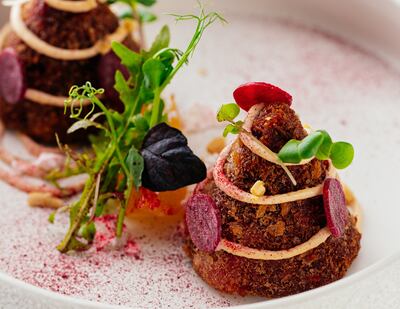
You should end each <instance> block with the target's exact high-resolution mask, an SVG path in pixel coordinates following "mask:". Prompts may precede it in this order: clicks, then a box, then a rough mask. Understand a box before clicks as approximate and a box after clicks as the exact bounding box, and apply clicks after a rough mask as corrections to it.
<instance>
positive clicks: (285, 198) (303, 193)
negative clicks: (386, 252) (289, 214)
mask: <svg viewBox="0 0 400 309" xmlns="http://www.w3.org/2000/svg"><path fill="white" fill-rule="evenodd" d="M232 144H233V143H231V144H230V145H228V146H227V147H225V149H224V150H223V151H222V152H221V154H220V156H219V158H218V160H217V163H216V164H215V167H214V171H213V176H214V181H215V184H216V185H217V187H218V188H219V189H220V190H221V191H223V192H224V193H225V194H226V195H228V196H230V197H231V198H234V199H236V200H238V201H241V202H244V203H249V204H256V205H275V204H282V203H289V202H294V201H298V200H305V199H308V198H312V197H315V196H319V195H322V187H323V185H322V184H321V185H318V186H315V187H312V188H306V189H302V190H298V191H293V192H289V193H285V194H277V195H272V196H256V195H253V194H251V193H249V192H246V191H243V190H241V189H240V188H238V187H237V186H235V185H234V184H233V183H232V182H231V181H230V180H229V179H228V177H226V175H225V173H224V165H225V162H226V159H227V157H228V155H229V152H230V150H231V148H232ZM326 177H335V178H336V170H335V169H334V168H333V166H332V164H330V168H329V172H328V173H327V175H326Z"/></svg>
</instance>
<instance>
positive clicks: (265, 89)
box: [233, 82, 292, 112]
mask: <svg viewBox="0 0 400 309" xmlns="http://www.w3.org/2000/svg"><path fill="white" fill-rule="evenodd" d="M233 97H234V98H235V101H236V103H237V104H238V105H239V106H240V108H241V109H243V110H245V111H246V112H247V111H248V110H249V109H250V108H251V107H252V106H253V105H256V104H259V103H265V104H274V103H286V104H289V106H290V105H291V104H292V96H291V95H290V94H289V93H287V92H285V91H283V90H282V89H280V88H278V87H276V86H274V85H271V84H267V83H263V82H252V83H247V84H244V85H241V86H239V87H238V88H236V90H235V91H234V92H233Z"/></svg>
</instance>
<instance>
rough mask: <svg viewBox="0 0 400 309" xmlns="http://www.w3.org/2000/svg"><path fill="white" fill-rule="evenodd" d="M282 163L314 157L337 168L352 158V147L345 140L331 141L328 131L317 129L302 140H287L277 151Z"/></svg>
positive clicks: (344, 166) (295, 162) (343, 166)
mask: <svg viewBox="0 0 400 309" xmlns="http://www.w3.org/2000/svg"><path fill="white" fill-rule="evenodd" d="M278 157H279V159H281V161H282V162H284V163H294V164H297V163H300V162H301V161H302V160H307V159H311V158H313V157H316V158H317V159H319V160H328V159H330V160H331V161H332V164H333V166H335V167H336V168H338V169H345V168H346V167H348V166H349V165H350V164H351V163H352V161H353V158H354V148H353V146H352V145H351V144H349V143H347V142H335V143H334V142H333V141H332V138H331V137H330V135H329V134H328V132H326V131H324V130H318V131H315V132H312V133H310V134H309V135H308V136H307V137H305V138H304V139H303V140H301V141H299V140H295V139H292V140H290V141H288V142H287V143H286V144H285V145H284V146H283V147H282V149H281V150H280V151H279V153H278Z"/></svg>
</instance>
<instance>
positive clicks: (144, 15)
mask: <svg viewBox="0 0 400 309" xmlns="http://www.w3.org/2000/svg"><path fill="white" fill-rule="evenodd" d="M139 17H140V20H141V21H142V23H151V22H153V21H156V20H157V15H155V14H153V13H152V12H149V11H147V10H139Z"/></svg>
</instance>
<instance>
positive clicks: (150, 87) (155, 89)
mask: <svg viewBox="0 0 400 309" xmlns="http://www.w3.org/2000/svg"><path fill="white" fill-rule="evenodd" d="M111 1H112V2H114V0H111ZM119 2H123V3H126V4H128V5H130V6H131V7H132V17H133V18H135V19H136V20H139V23H140V22H142V21H144V17H143V20H140V19H139V17H138V16H139V15H138V10H137V4H142V5H146V6H148V5H151V4H153V3H154V0H142V1H135V0H119ZM129 17H130V16H129ZM146 18H147V19H148V20H152V19H154V16H151V15H147V17H146ZM177 19H179V20H195V21H196V27H195V31H194V34H193V37H192V39H191V41H190V42H189V43H188V45H187V48H186V49H185V50H184V51H183V52H182V51H180V50H179V49H177V48H169V43H170V33H169V28H168V27H167V26H164V27H163V28H162V29H161V31H160V33H159V34H158V35H157V37H156V39H155V41H154V43H153V44H152V45H151V48H150V49H149V50H147V51H146V50H141V51H140V53H136V52H134V51H131V50H129V48H128V47H126V46H124V45H123V44H121V43H117V42H114V43H112V50H113V52H114V53H115V54H116V55H117V56H118V57H119V58H120V59H121V63H122V65H124V66H125V67H127V69H128V71H129V74H130V76H129V77H124V75H123V74H122V73H121V72H116V74H115V89H116V91H117V92H118V93H119V97H120V99H121V101H122V102H123V103H124V109H123V110H122V111H115V110H112V109H111V108H109V107H107V106H106V105H105V104H104V103H103V102H102V99H101V98H100V97H98V94H102V93H104V90H102V89H95V88H94V87H92V85H91V84H90V83H86V84H85V85H83V86H81V87H78V86H74V87H72V88H71V91H70V93H69V94H70V98H69V99H68V100H67V102H66V104H65V107H66V110H67V108H69V110H70V115H71V116H70V117H71V118H74V119H76V123H77V124H75V127H73V128H72V129H71V131H75V130H76V129H77V128H85V127H89V125H95V124H94V123H98V125H101V129H102V130H100V131H99V132H98V133H97V134H96V135H95V136H91V137H90V141H91V143H92V145H91V146H92V151H87V150H84V151H83V153H82V154H80V153H77V152H75V151H72V150H71V149H70V148H69V147H68V146H67V145H65V146H64V147H63V150H64V151H65V152H66V153H67V154H68V157H69V158H71V161H73V163H74V164H76V165H77V166H78V167H79V168H80V169H82V170H84V171H85V172H86V173H87V174H88V175H89V178H88V180H87V181H86V183H85V187H84V189H83V192H82V195H81V197H80V198H79V200H78V201H76V202H74V203H73V204H72V205H71V207H70V225H69V228H68V230H67V232H66V235H65V237H64V239H63V241H62V242H61V243H60V244H59V246H58V247H57V248H58V250H60V251H61V252H67V251H69V250H74V249H76V250H79V249H85V248H87V244H85V243H84V242H81V240H83V239H86V240H87V241H88V242H90V241H91V239H92V237H93V235H94V227H93V226H92V225H91V223H90V221H88V219H89V217H90V214H91V213H93V211H94V213H95V215H96V216H100V215H101V214H103V212H104V207H105V206H106V207H114V209H113V210H114V211H115V205H116V203H111V201H112V200H114V201H115V200H116V199H118V201H119V202H120V203H118V204H120V207H119V210H118V220H117V222H116V229H117V231H116V232H117V236H120V235H121V233H122V230H123V229H122V227H123V220H124V217H125V207H126V202H127V200H128V199H129V197H130V194H131V192H132V190H133V189H134V188H135V189H138V188H139V186H140V185H141V176H142V172H143V168H144V163H143V158H142V156H141V155H140V153H139V151H138V150H139V149H141V144H142V142H143V139H144V136H145V135H146V133H148V132H149V130H150V128H152V127H154V126H155V125H156V124H158V123H160V122H162V121H166V120H167V116H168V115H167V114H166V112H165V102H164V100H163V99H162V97H161V95H162V92H163V90H164V89H165V88H166V87H167V85H168V84H169V83H170V82H171V80H172V79H173V77H174V76H175V75H176V74H177V72H178V71H179V70H180V69H181V68H182V67H183V66H184V65H185V64H188V60H189V57H190V56H191V55H192V54H193V52H194V50H195V49H196V47H197V45H198V44H199V42H200V39H201V37H202V35H203V33H204V31H205V30H206V29H207V28H208V27H209V26H210V25H211V24H212V23H213V22H214V21H216V20H223V19H222V18H221V17H220V16H219V15H218V14H216V13H211V14H206V13H205V12H204V10H203V9H201V13H200V15H199V16H195V15H191V16H189V15H186V16H181V17H179V16H178V17H177ZM106 95H107V94H106ZM87 100H88V101H89V102H90V103H91V104H92V105H91V110H90V111H89V113H87V114H86V115H84V113H86V111H87V109H86V108H84V103H87V102H86V101H87ZM96 110H99V111H100V112H101V115H102V116H103V117H101V118H97V117H98V116H97V114H95V115H93V114H94V113H95V112H96ZM92 115H93V116H92ZM95 116H96V117H95ZM82 119H84V120H85V121H82ZM95 120H96V121H95ZM242 124H243V123H242V122H236V123H234V124H233V125H234V129H232V130H231V131H232V132H239V130H240V128H241V126H242ZM71 170H72V168H71ZM98 189H99V190H98ZM93 201H97V203H96V205H93ZM108 201H110V203H108ZM108 205H111V206H108ZM112 205H113V206H112ZM93 207H95V209H94V210H93V209H92V208H93ZM91 209H92V212H90V210H91ZM81 238H82V239H81Z"/></svg>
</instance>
